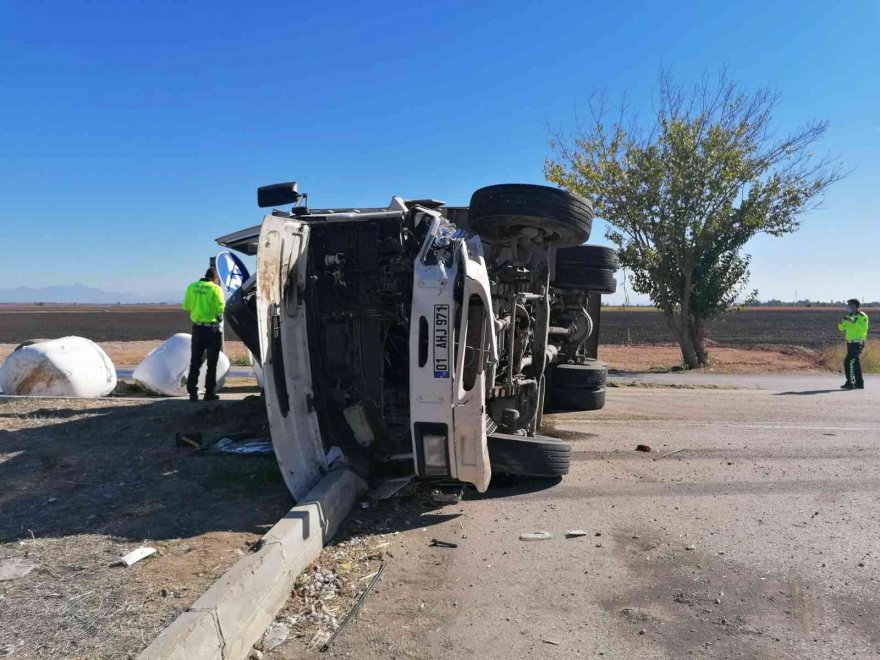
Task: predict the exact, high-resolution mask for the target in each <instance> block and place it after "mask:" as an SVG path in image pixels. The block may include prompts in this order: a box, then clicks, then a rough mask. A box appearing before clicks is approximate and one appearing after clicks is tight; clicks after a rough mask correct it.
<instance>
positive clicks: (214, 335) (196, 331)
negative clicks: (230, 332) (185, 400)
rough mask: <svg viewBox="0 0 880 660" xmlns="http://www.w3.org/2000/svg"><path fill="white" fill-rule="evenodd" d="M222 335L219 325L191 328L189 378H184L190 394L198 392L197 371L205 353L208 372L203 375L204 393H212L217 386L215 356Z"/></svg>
mask: <svg viewBox="0 0 880 660" xmlns="http://www.w3.org/2000/svg"><path fill="white" fill-rule="evenodd" d="M222 345H223V335H222V334H221V333H220V326H219V325H217V326H204V325H194V326H193V329H192V354H191V357H190V361H189V378H187V379H186V391H187V392H189V393H190V395H196V394H198V387H199V371H200V370H201V368H202V360H203V359H204V357H205V353H207V354H208V373H207V375H206V376H205V393H206V394H213V393H214V390H215V389H216V387H217V358H219V357H220V347H221V346H222Z"/></svg>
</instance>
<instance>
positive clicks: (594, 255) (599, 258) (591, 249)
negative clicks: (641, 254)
mask: <svg viewBox="0 0 880 660" xmlns="http://www.w3.org/2000/svg"><path fill="white" fill-rule="evenodd" d="M556 265H557V267H558V266H588V267H590V268H606V269H608V270H617V269H618V268H620V258H619V257H618V256H617V250H615V249H614V248H610V247H605V246H604V245H576V246H575V247H568V248H560V249H559V250H557V251H556Z"/></svg>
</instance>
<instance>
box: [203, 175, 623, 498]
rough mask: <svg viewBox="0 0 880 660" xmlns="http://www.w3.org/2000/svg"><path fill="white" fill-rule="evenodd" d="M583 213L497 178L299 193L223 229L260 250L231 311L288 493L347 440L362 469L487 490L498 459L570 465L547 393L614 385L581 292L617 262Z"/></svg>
mask: <svg viewBox="0 0 880 660" xmlns="http://www.w3.org/2000/svg"><path fill="white" fill-rule="evenodd" d="M282 185H284V184H282ZM288 185H289V184H288ZM277 188H278V187H277V186H275V187H272V193H273V195H275V197H273V198H272V201H273V202H275V204H277V202H278V199H279V198H278V196H277V193H278V189H277ZM296 195H297V194H296V193H295V189H294V194H293V195H292V196H291V197H290V198H287V201H291V200H294V201H295V198H296ZM270 197H271V195H270ZM280 199H282V200H283V199H285V198H284V196H283V195H282V196H281V198H280ZM273 205H274V204H273ZM591 220H592V208H591V207H590V205H589V203H588V202H587V201H586V200H582V199H580V198H577V197H575V196H573V195H570V194H569V193H566V192H565V191H561V190H556V189H552V188H546V187H543V186H528V185H521V184H505V185H500V186H491V187H489V188H484V189H481V190H479V191H477V192H476V193H475V194H474V196H473V198H472V200H471V204H470V205H469V207H467V208H446V207H444V205H443V204H442V203H441V202H437V201H435V200H417V201H412V200H410V201H407V200H403V199H401V198H394V199H393V200H392V203H391V204H390V205H389V206H388V207H387V208H384V209H346V210H321V211H316V210H308V209H305V208H304V207H302V206H297V207H294V208H293V209H292V211H291V212H284V211H274V212H273V213H272V214H271V215H268V216H266V218H265V219H264V222H263V224H262V226H261V227H260V228H259V235H258V238H257V235H256V234H257V232H256V230H257V229H258V228H254V229H253V230H251V231H250V232H248V230H243V231H242V232H238V233H237V234H234V235H230V236H226V237H223V238H221V239H218V242H220V243H221V244H224V245H228V246H230V247H233V248H236V249H242V250H243V251H249V250H250V251H255V252H256V254H257V259H258V268H257V274H256V278H255V281H254V279H252V280H251V281H250V282H248V283H246V284H245V286H243V287H242V289H240V290H239V292H238V293H237V294H236V295H235V296H233V299H231V300H230V305H229V310H228V313H227V319H229V321H230V325H232V326H233V328H235V329H236V331H237V333H238V334H239V336H240V337H242V339H243V340H245V342H246V343H248V345H249V348H250V349H251V350H252V352H254V354H255V355H256V356H257V357H258V358H259V360H260V361H261V362H262V364H263V367H264V370H265V373H266V377H265V391H266V399H267V408H268V410H269V416H270V424H271V426H272V435H273V441H274V445H275V448H276V454H277V455H278V458H279V462H280V464H281V466H282V471H283V473H284V474H285V479H286V481H287V483H288V486H289V487H290V489H291V491H292V492H293V494H294V496H295V497H299V496H300V495H302V494H303V493H304V492H305V490H307V488H308V486H310V485H311V483H313V482H314V480H315V479H316V478H317V476H319V475H320V473H322V472H324V471H326V470H327V469H329V468H330V465H331V463H332V461H333V460H336V459H337V458H338V457H339V456H343V457H344V460H346V461H347V462H348V463H349V464H351V465H352V466H353V467H355V469H356V470H358V471H359V472H361V473H362V474H365V475H374V476H375V475H406V474H412V473H413V472H414V473H415V474H416V475H417V476H419V477H422V478H426V479H432V480H437V481H438V482H444V483H449V482H457V483H469V484H473V485H475V486H476V487H477V488H478V489H479V490H485V488H486V487H487V486H488V483H489V479H490V477H491V474H492V472H493V471H495V472H508V473H516V474H533V475H538V476H551V475H553V474H557V475H561V474H565V473H566V472H567V471H568V461H569V453H570V447H569V446H568V444H567V443H564V442H562V441H560V440H556V439H553V438H547V437H543V436H540V428H541V417H542V414H543V411H544V408H545V405H547V406H550V405H554V406H556V407H559V408H568V409H582V410H583V409H589V408H595V407H601V404H602V403H603V402H604V379H605V370H604V367H603V366H602V365H600V364H598V363H596V362H595V361H592V360H590V359H589V358H588V357H587V354H586V351H585V348H584V345H585V342H586V341H587V339H588V338H589V337H590V336H591V334H592V332H593V321H592V318H591V316H590V314H589V313H588V311H587V307H588V301H589V299H590V295H594V296H596V295H599V294H600V293H610V292H612V291H613V286H614V285H615V282H614V279H613V272H614V270H615V269H616V267H617V262H616V255H613V252H612V251H611V250H609V249H607V248H601V247H597V246H583V245H581V243H583V242H584V241H586V239H587V238H588V237H589V231H590V223H591ZM245 245H247V246H248V247H247V248H243V246H245ZM585 251H586V252H585ZM254 320H256V325H257V326H258V331H257V332H254V328H253V325H254ZM245 326H247V327H245ZM600 393H601V398H600V396H599V394H600ZM334 448H335V449H334Z"/></svg>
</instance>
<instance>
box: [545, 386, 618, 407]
mask: <svg viewBox="0 0 880 660" xmlns="http://www.w3.org/2000/svg"><path fill="white" fill-rule="evenodd" d="M604 407H605V388H604V387H601V388H596V389H593V390H584V389H573V388H572V389H562V390H553V397H552V410H559V411H563V410H564V411H568V412H586V411H588V410H602V408H604Z"/></svg>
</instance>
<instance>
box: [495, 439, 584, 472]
mask: <svg viewBox="0 0 880 660" xmlns="http://www.w3.org/2000/svg"><path fill="white" fill-rule="evenodd" d="M488 444H489V463H490V465H491V466H492V472H493V473H496V472H497V473H500V474H514V475H521V476H526V477H561V476H563V475H566V474H568V468H569V466H570V465H571V444H570V443H568V442H565V441H564V440H559V439H557V438H551V437H548V436H545V435H536V436H534V437H527V436H524V435H511V434H508V433H493V434H492V435H490V436H489V438H488Z"/></svg>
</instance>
